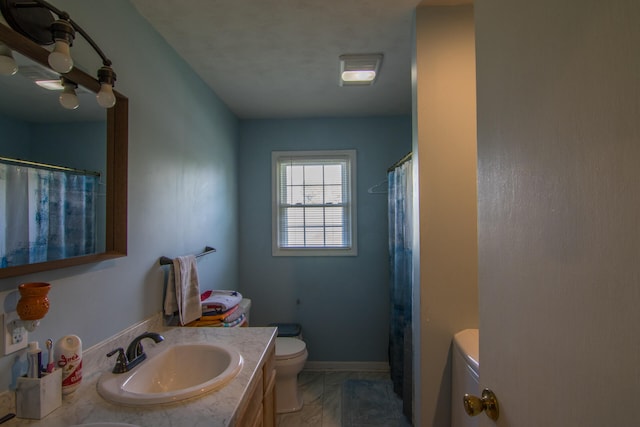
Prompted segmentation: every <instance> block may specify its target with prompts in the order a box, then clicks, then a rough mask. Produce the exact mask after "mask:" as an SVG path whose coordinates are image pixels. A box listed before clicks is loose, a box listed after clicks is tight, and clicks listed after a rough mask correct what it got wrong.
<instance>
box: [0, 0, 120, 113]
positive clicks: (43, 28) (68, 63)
mask: <svg viewBox="0 0 640 427" xmlns="http://www.w3.org/2000/svg"><path fill="white" fill-rule="evenodd" d="M0 11H1V12H2V16H3V17H4V18H5V20H6V21H7V23H8V24H9V26H10V27H11V28H12V29H14V30H15V31H17V32H18V33H20V34H22V35H23V36H25V37H27V38H29V39H30V40H32V41H33V42H35V43H38V44H40V45H52V44H54V45H55V46H54V49H53V51H52V52H51V53H50V54H49V58H48V61H49V65H50V66H51V68H53V69H54V70H55V71H57V72H58V73H60V74H65V73H68V72H69V71H71V70H72V69H73V59H72V58H71V53H70V49H69V48H70V47H71V46H72V45H73V40H74V38H75V33H76V32H78V33H80V35H82V37H83V38H84V39H85V40H86V41H87V42H88V43H89V45H91V47H92V48H93V50H94V51H95V52H96V53H97V54H98V55H99V56H100V58H101V59H102V67H101V68H100V69H99V70H98V81H99V82H100V91H99V92H98V94H97V95H96V98H97V101H98V104H99V105H101V106H102V107H104V108H110V107H113V106H114V105H115V103H116V97H115V95H114V93H113V85H114V83H115V81H116V73H115V72H114V71H113V69H112V68H111V60H109V58H107V57H106V55H105V54H104V53H103V52H102V50H101V49H100V47H98V45H97V44H96V43H95V42H94V41H93V39H92V38H91V37H90V36H89V34H87V32H86V31H85V30H83V29H82V27H80V25H78V24H77V23H76V22H74V21H73V20H72V19H71V17H70V16H69V14H68V13H67V12H64V11H61V10H60V9H58V8H56V7H55V6H53V5H52V4H50V3H48V2H46V1H44V0H0ZM54 14H55V15H56V16H57V17H58V18H57V19H55V18H54ZM10 56H11V51H10V50H9V53H8V56H7V54H6V53H4V51H3V50H2V46H0V74H5V71H4V70H5V66H3V63H5V62H7V63H8V60H7V59H6V58H7V57H10ZM12 59H13V58H12ZM14 63H15V61H14ZM6 70H7V72H8V71H9V70H10V67H9V66H8V65H7V66H6ZM16 71H17V68H16ZM14 74H15V71H14ZM74 84H75V83H74ZM60 102H61V103H62V100H61V101H60ZM63 106H64V104H63ZM76 107H77V106H76ZM65 108H67V107H66V106H65ZM74 108H75V107H74Z"/></svg>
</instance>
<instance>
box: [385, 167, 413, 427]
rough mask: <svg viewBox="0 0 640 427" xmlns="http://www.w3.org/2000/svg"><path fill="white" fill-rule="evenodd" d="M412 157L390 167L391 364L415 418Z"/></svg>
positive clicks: (394, 378)
mask: <svg viewBox="0 0 640 427" xmlns="http://www.w3.org/2000/svg"><path fill="white" fill-rule="evenodd" d="M412 170H413V166H412V160H411V155H410V154H409V155H408V156H406V157H405V158H404V159H403V160H402V161H400V162H399V163H397V164H396V165H394V167H392V168H390V169H389V171H388V175H387V180H388V183H389V184H388V185H389V189H388V190H389V192H388V194H389V196H388V197H389V200H388V202H389V271H390V293H391V325H390V331H389V332H390V336H389V364H390V370H391V380H392V381H393V386H394V391H395V392H396V393H397V394H398V395H399V396H400V397H401V398H402V400H403V405H404V408H403V411H404V413H405V415H406V416H407V417H408V419H412V400H413V381H412V373H413V371H412V360H413V357H412V355H413V351H412V347H413V345H412V328H411V310H412V288H413V280H412V270H413V268H412V244H413V243H412V234H413V217H412V212H413V211H412V200H413V185H412Z"/></svg>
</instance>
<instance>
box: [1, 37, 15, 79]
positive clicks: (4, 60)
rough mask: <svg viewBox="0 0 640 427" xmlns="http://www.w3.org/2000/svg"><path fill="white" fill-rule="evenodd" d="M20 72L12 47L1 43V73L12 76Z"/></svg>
mask: <svg viewBox="0 0 640 427" xmlns="http://www.w3.org/2000/svg"><path fill="white" fill-rule="evenodd" d="M17 72H18V64H16V60H15V59H13V54H12V53H11V49H9V47H8V46H7V45H5V44H4V43H0V75H2V76H12V75H14V74H15V73H17Z"/></svg>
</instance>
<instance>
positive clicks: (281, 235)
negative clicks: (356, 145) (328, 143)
mask: <svg viewBox="0 0 640 427" xmlns="http://www.w3.org/2000/svg"><path fill="white" fill-rule="evenodd" d="M272 173H273V255H276V256H334V255H357V239H356V205H355V200H356V190H355V188H356V185H355V184H356V183H355V176H356V152H355V150H342V151H275V152H273V153H272Z"/></svg>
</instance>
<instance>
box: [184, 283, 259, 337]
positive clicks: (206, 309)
mask: <svg viewBox="0 0 640 427" xmlns="http://www.w3.org/2000/svg"><path fill="white" fill-rule="evenodd" d="M200 301H201V304H202V316H201V317H200V319H198V320H196V321H193V322H191V323H189V324H188V325H187V326H209V327H211V326H213V327H227V328H230V327H235V326H242V324H243V323H244V322H245V320H246V314H245V312H244V308H243V307H242V306H240V301H242V294H240V292H237V291H226V290H213V291H205V292H203V293H202V294H201V295H200Z"/></svg>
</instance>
